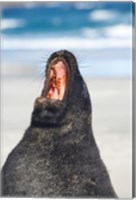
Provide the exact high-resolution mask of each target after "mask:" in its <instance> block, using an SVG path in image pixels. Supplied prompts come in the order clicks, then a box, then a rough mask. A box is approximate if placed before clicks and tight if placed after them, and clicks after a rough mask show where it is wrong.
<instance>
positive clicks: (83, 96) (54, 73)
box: [32, 50, 90, 127]
mask: <svg viewBox="0 0 136 200" xmlns="http://www.w3.org/2000/svg"><path fill="white" fill-rule="evenodd" d="M88 99H89V95H88V92H87V88H86V87H85V83H84V81H83V79H82V77H81V75H80V72H79V70H78V64H77V61H76V58H75V56H74V55H73V54H72V53H71V52H69V51H66V50H61V51H57V52H55V53H53V54H52V55H51V56H50V57H49V59H48V62H47V65H46V75H45V82H44V87H43V90H42V93H41V96H40V97H38V98H37V99H36V101H35V105H34V111H33V114H32V125H33V126H37V127H56V126H60V125H63V124H66V123H69V122H73V121H74V120H73V116H75V115H76V116H75V117H74V118H78V117H79V116H78V114H79V113H80V112H79V110H81V112H82V110H83V109H84V111H85V112H86V110H87V112H88V111H89V110H90V101H88ZM84 104H85V105H84ZM86 106H87V107H86ZM80 118H83V119H84V115H83V116H82V117H80Z"/></svg>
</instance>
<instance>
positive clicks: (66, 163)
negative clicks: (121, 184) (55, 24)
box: [2, 51, 116, 198]
mask: <svg viewBox="0 0 136 200" xmlns="http://www.w3.org/2000/svg"><path fill="white" fill-rule="evenodd" d="M56 56H57V57H63V58H64V59H65V60H66V61H67V63H68V66H69V72H68V73H69V75H70V76H69V82H68V88H67V92H66V98H65V100H64V101H63V102H59V103H55V102H54V101H50V102H49V101H45V106H44V108H43V105H42V104H40V103H38V102H37V101H36V103H35V109H34V111H33V114H32V120H31V125H30V127H29V128H28V129H27V130H26V132H25V134H24V137H23V139H22V140H21V142H20V143H19V144H18V145H17V146H16V147H15V149H14V150H13V151H12V152H11V153H10V155H9V156H8V159H7V161H6V163H5V165H4V167H3V170H2V195H3V196H27V197H49V196H50V197H66V196H67V197H112V198H113V197H116V194H115V192H114V190H113V188H112V185H111V182H110V178H109V175H108V173H107V170H106V167H105V165H104V164H103V162H102V160H101V157H100V154H99V150H98V148H97V145H96V143H95V140H94V136H93V131H92V123H91V121H92V120H91V118H92V115H91V113H92V111H91V103H90V97H89V94H88V90H87V87H86V85H85V83H84V81H83V79H82V77H81V75H80V73H79V71H78V66H77V62H76V59H75V57H74V55H72V54H71V53H70V52H68V51H59V52H56V53H54V54H53V55H51V57H50V58H49V60H48V63H47V72H46V73H48V65H49V63H50V61H51V60H52V59H53V58H54V57H56ZM45 85H46V81H45ZM44 88H45V87H44ZM44 93H45V89H43V91H42V95H44Z"/></svg>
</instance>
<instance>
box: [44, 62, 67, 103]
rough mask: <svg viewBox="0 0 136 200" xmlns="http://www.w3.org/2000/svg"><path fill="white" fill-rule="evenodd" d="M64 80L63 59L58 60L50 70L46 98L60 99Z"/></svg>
mask: <svg viewBox="0 0 136 200" xmlns="http://www.w3.org/2000/svg"><path fill="white" fill-rule="evenodd" d="M66 80H67V74H66V66H65V64H64V62H63V61H58V62H57V63H55V64H54V65H53V66H52V68H51V71H50V75H49V87H48V93H47V98H49V99H56V100H62V99H63V98H64V94H65V90H66Z"/></svg>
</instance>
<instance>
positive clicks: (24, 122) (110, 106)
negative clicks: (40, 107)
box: [1, 78, 132, 198]
mask: <svg viewBox="0 0 136 200" xmlns="http://www.w3.org/2000/svg"><path fill="white" fill-rule="evenodd" d="M86 83H87V85H88V88H89V92H90V94H91V99H92V106H93V130H94V135H95V139H96V142H97V144H98V146H99V149H100V152H101V156H102V159H103V161H104V163H105V165H106V166H107V169H108V172H109V174H110V177H111V181H112V183H113V186H114V188H115V190H116V192H117V194H118V196H119V197H120V198H131V195H132V193H131V190H132V184H131V182H132V176H131V173H132V170H131V168H132V163H131V162H132V160H131V157H132V151H131V150H132V144H131V138H132V127H131V125H132V119H131V117H132V113H131V106H132V105H131V96H132V94H131V91H132V87H131V81H130V80H129V79H127V78H126V79H125V78H124V79H115V78H112V79H106V78H101V79H100V78H96V79H94V78H93V79H92V78H90V79H89V78H87V79H86ZM41 87H42V82H41V81H40V80H32V79H30V78H27V79H25V78H20V79H15V78H11V79H3V80H2V87H1V89H2V91H1V92H2V102H1V103H2V124H1V125H2V126H1V133H2V134H1V166H3V164H4V162H5V160H6V158H7V156H8V154H9V153H10V151H11V150H12V149H13V148H14V147H15V146H16V144H17V143H18V142H19V141H20V139H21V138H22V136H23V134H24V131H25V129H26V128H27V127H28V126H29V124H30V117H31V112H32V110H33V103H34V100H35V98H36V97H37V96H39V95H40V91H41Z"/></svg>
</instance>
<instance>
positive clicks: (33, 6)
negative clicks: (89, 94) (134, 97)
mask: <svg viewBox="0 0 136 200" xmlns="http://www.w3.org/2000/svg"><path fill="white" fill-rule="evenodd" d="M1 16H2V18H1V36H2V37H1V49H2V64H3V66H4V65H6V66H7V65H14V66H17V65H18V67H19V66H23V68H24V70H25V71H26V69H28V66H30V67H34V68H36V67H37V68H39V67H41V68H44V67H45V64H46V61H47V58H48V56H49V55H50V54H51V53H52V52H54V51H56V50H60V49H67V50H70V51H72V52H73V53H74V54H75V55H76V57H77V59H78V63H79V67H80V70H81V73H83V75H85V76H92V77H103V76H104V77H131V76H132V17H133V16H132V2H46V3H45V2H43V3H36V2H30V3H20V4H19V3H18V4H13V3H9V4H5V5H4V4H3V5H2V8H1ZM26 66H27V68H26ZM10 67H11V68H12V66H10ZM16 71H18V70H14V73H12V74H11V72H10V75H12V76H16V75H17V74H16ZM21 72H22V70H21ZM8 75H9V74H8V72H7V74H5V73H4V76H8ZM31 75H32V74H31ZM22 76H23V73H22Z"/></svg>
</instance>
